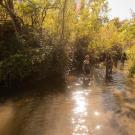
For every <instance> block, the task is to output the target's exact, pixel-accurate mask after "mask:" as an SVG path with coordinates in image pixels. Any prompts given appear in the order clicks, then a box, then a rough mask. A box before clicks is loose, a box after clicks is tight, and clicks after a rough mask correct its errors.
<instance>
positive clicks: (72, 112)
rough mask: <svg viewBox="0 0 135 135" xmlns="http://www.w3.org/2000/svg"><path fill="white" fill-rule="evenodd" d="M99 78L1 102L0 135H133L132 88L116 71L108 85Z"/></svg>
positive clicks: (75, 80) (134, 97) (134, 87)
mask: <svg viewBox="0 0 135 135" xmlns="http://www.w3.org/2000/svg"><path fill="white" fill-rule="evenodd" d="M103 74H104V73H102V72H101V71H98V70H97V71H96V74H95V75H94V76H93V78H91V80H90V83H84V82H83V81H82V80H83V79H82V77H73V76H72V77H70V80H71V81H69V83H68V85H67V86H66V88H63V90H59V88H53V87H51V88H46V87H44V85H41V86H38V87H33V88H31V89H36V90H39V91H40V92H38V93H28V94H24V95H23V96H22V95H21V96H16V97H13V98H9V99H7V100H6V101H4V102H1V104H0V135H135V84H134V83H133V82H132V81H131V80H129V79H127V78H126V76H125V75H124V74H123V73H122V72H120V71H117V72H114V73H113V76H112V79H111V80H110V81H107V80H105V79H104V76H103ZM27 89H28V90H29V89H30V88H27ZM41 91H42V92H41ZM58 91H59V92H58Z"/></svg>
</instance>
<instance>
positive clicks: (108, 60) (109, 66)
mask: <svg viewBox="0 0 135 135" xmlns="http://www.w3.org/2000/svg"><path fill="white" fill-rule="evenodd" d="M105 65H106V77H107V78H109V77H111V74H112V68H113V60H112V57H111V55H110V54H108V55H107V56H106V60H105Z"/></svg>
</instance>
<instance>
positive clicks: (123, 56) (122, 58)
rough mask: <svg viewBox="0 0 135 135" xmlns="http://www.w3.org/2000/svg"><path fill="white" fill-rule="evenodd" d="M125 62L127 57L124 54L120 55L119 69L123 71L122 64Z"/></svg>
mask: <svg viewBox="0 0 135 135" xmlns="http://www.w3.org/2000/svg"><path fill="white" fill-rule="evenodd" d="M126 60H127V55H126V53H125V52H124V53H122V55H121V59H120V61H121V69H124V64H125V61H126Z"/></svg>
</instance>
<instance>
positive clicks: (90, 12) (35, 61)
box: [0, 0, 135, 87]
mask: <svg viewBox="0 0 135 135" xmlns="http://www.w3.org/2000/svg"><path fill="white" fill-rule="evenodd" d="M109 11H110V9H109V7H108V2H107V1H106V0H92V1H87V2H86V1H85V0H81V1H79V2H78V1H74V0H0V85H1V86H4V87H9V86H12V85H14V83H19V82H22V81H25V80H31V79H32V80H40V79H44V78H47V77H51V78H54V76H55V77H56V76H58V77H59V78H64V77H65V75H66V74H68V73H69V71H70V70H72V69H73V67H75V68H76V69H78V70H80V69H81V67H82V62H83V59H84V56H85V55H86V54H90V56H92V57H93V59H98V58H99V57H100V56H101V55H102V54H103V53H105V52H109V53H111V55H115V56H116V55H117V54H118V53H122V52H126V54H127V56H128V67H127V70H128V72H129V76H131V77H133V76H134V74H135V57H134V56H135V13H134V12H132V13H131V14H132V19H130V20H120V19H119V18H114V19H109V17H108V13H109Z"/></svg>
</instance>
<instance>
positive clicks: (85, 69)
mask: <svg viewBox="0 0 135 135" xmlns="http://www.w3.org/2000/svg"><path fill="white" fill-rule="evenodd" d="M82 71H83V74H84V75H85V76H89V75H90V58H89V55H86V56H85V59H84V61H83V66H82Z"/></svg>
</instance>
